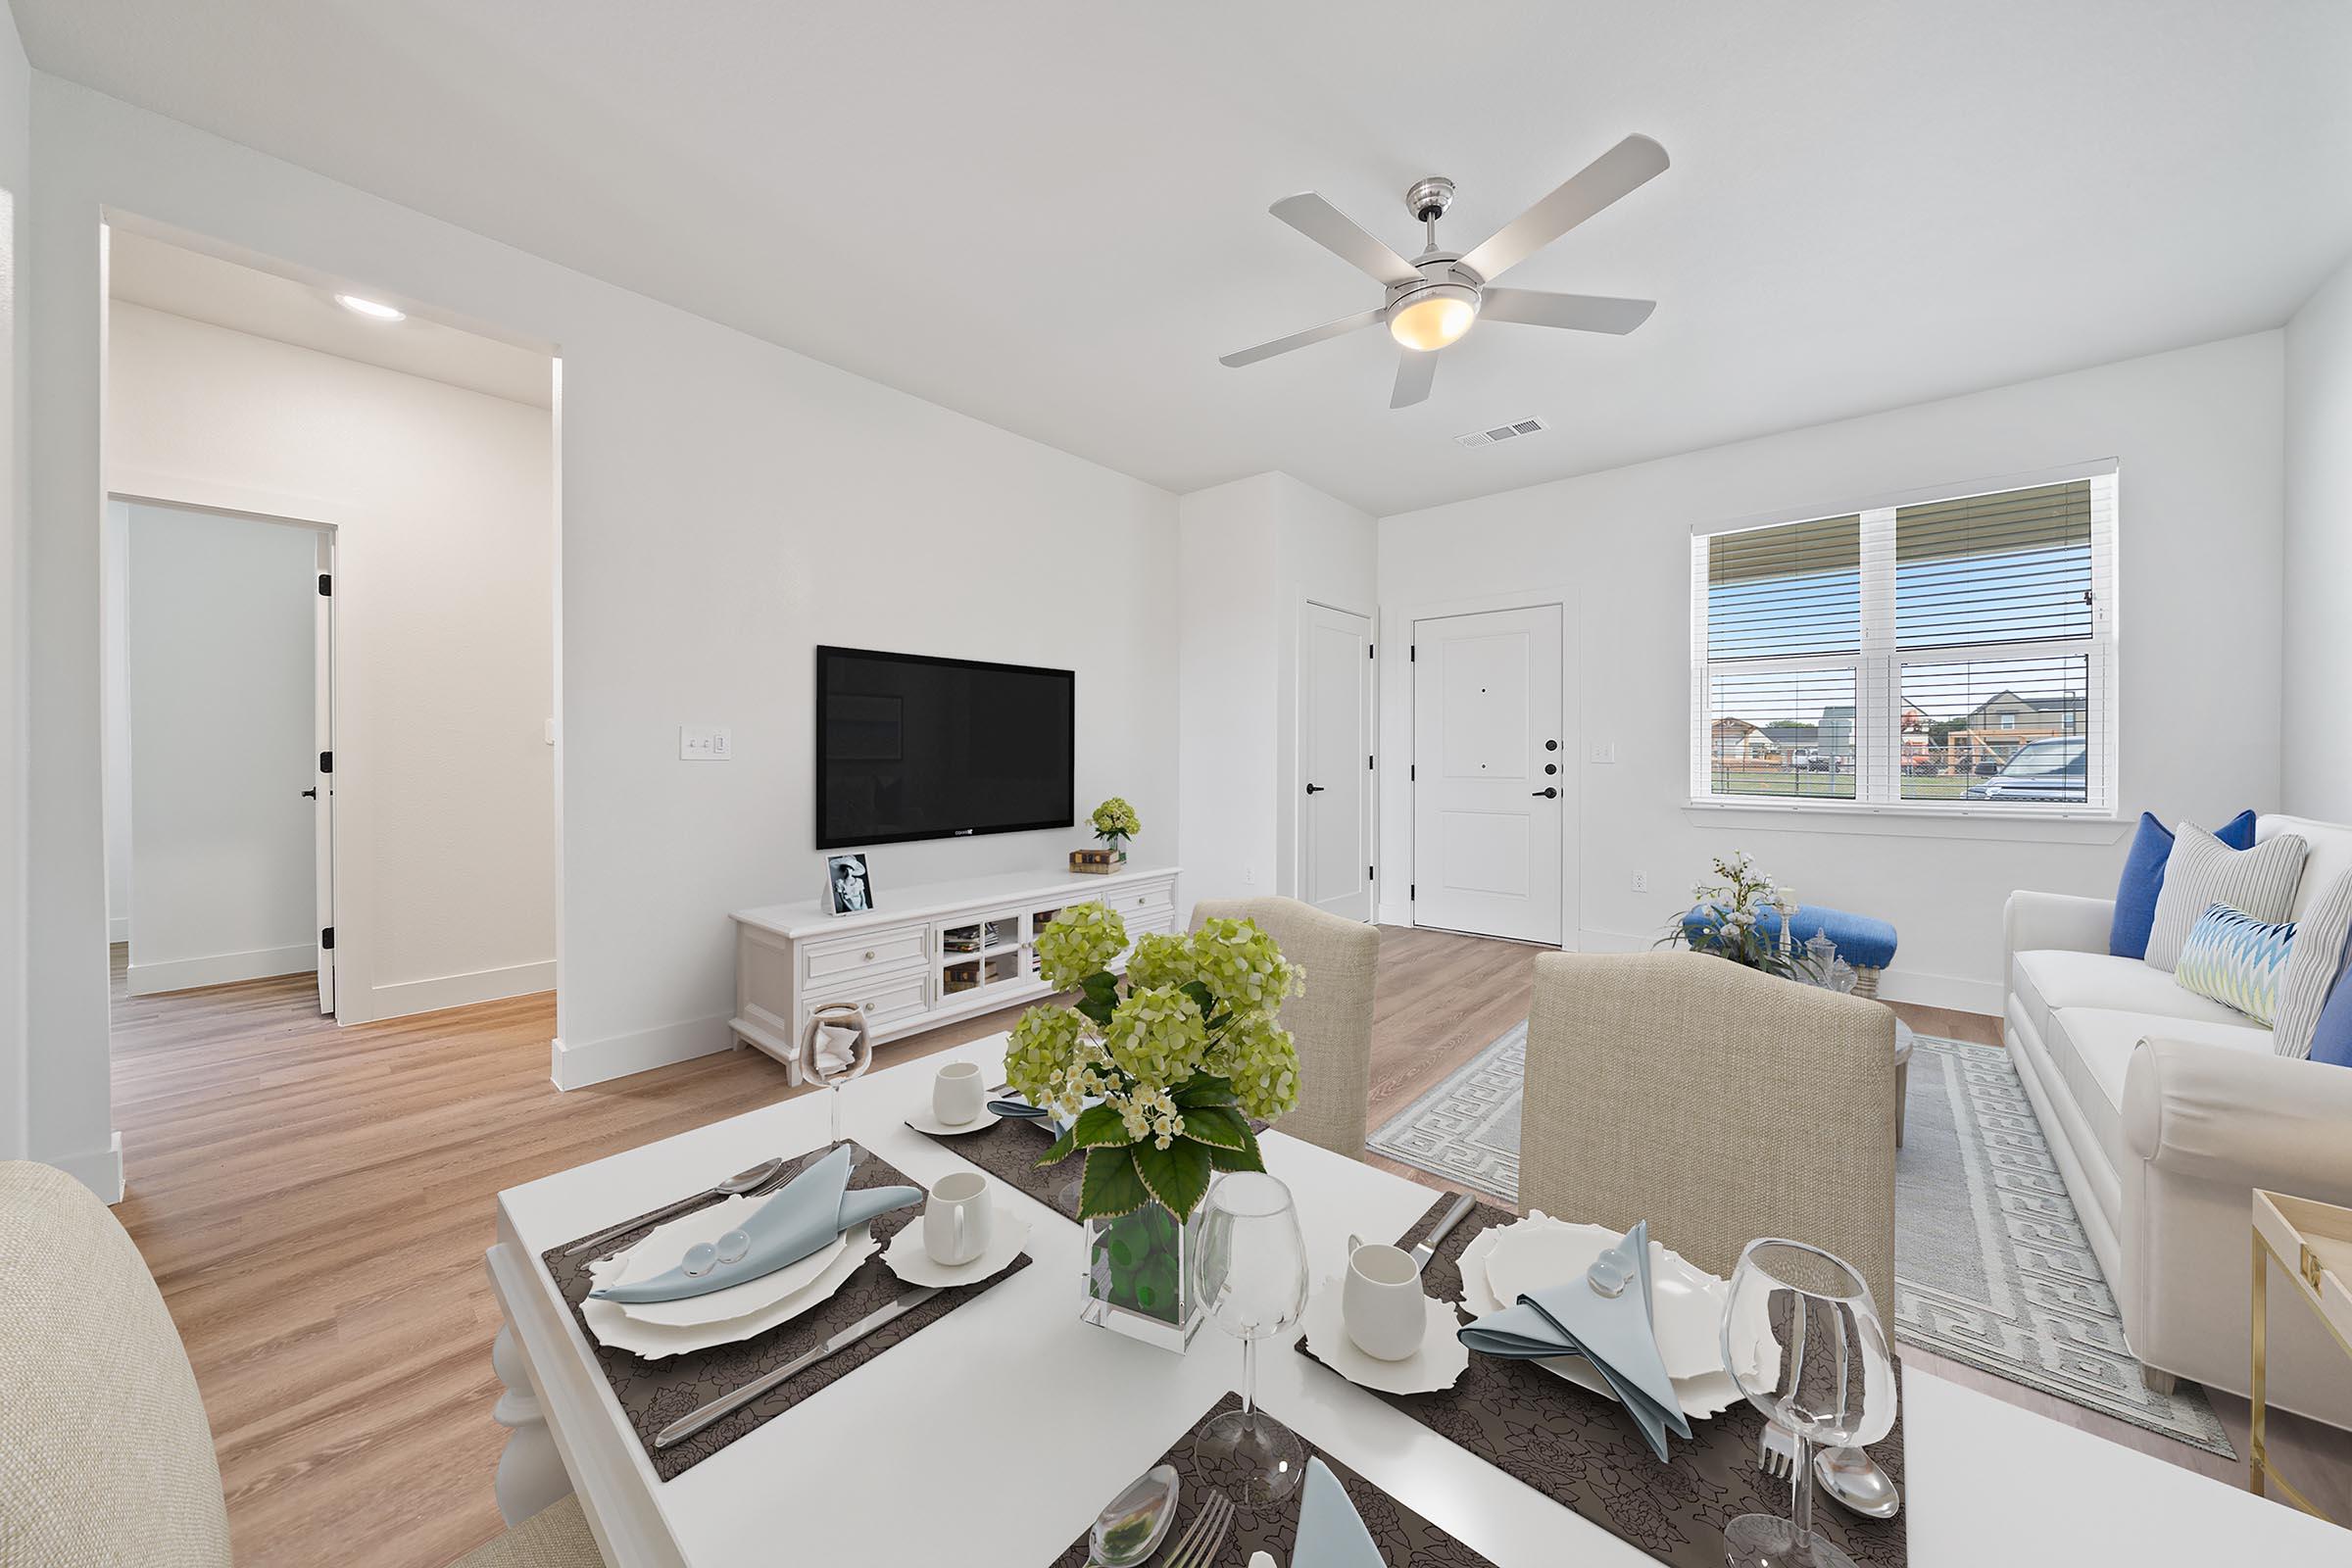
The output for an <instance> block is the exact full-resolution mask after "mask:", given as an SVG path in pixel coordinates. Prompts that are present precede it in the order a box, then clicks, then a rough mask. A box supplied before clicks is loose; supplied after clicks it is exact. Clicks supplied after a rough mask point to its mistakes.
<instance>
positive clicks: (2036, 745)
mask: <svg viewBox="0 0 2352 1568" xmlns="http://www.w3.org/2000/svg"><path fill="white" fill-rule="evenodd" d="M1960 798H1961V799H1962V800H1964V801H2059V802H2066V801H2085V800H2088V799H2089V798H2090V743H2089V742H2088V741H2085V740H2083V739H2082V738H2081V737H2079V736H2064V735H2061V736H2055V737H2052V738H2051V739H2048V740H2039V741H2028V742H2027V743H2026V744H2025V745H2023V746H2021V747H2019V748H2018V749H2017V750H2016V752H2015V753H2013V754H2012V755H2011V756H2010V758H2009V760H2008V761H2007V762H2006V763H2004V764H2003V765H2002V767H2001V770H2000V771H1999V772H1997V773H1995V774H1993V775H1992V776H1991V777H1990V778H1987V779H1982V780H1980V781H1978V782H1977V783H1974V784H1971V785H1970V786H1969V787H1968V788H1967V789H1965V790H1963V791H1962V792H1961V795H1960Z"/></svg>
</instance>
